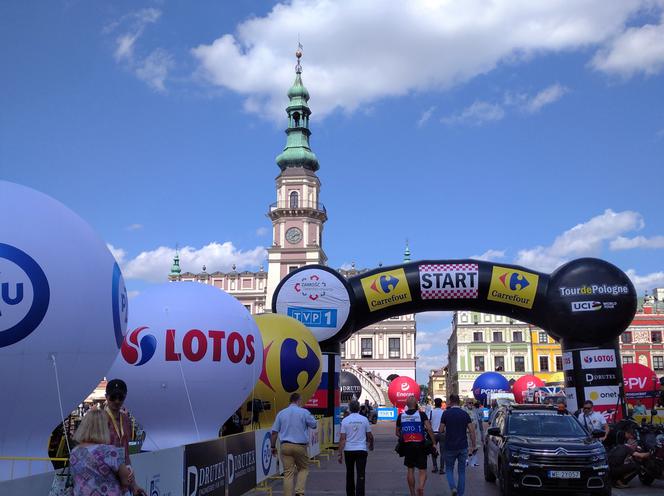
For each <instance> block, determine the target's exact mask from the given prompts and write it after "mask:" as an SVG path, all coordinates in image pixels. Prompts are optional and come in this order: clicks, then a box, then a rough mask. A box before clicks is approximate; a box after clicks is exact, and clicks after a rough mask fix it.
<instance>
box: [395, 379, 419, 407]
mask: <svg viewBox="0 0 664 496" xmlns="http://www.w3.org/2000/svg"><path fill="white" fill-rule="evenodd" d="M387 396H388V398H389V399H390V401H391V402H392V404H393V405H394V406H396V407H397V408H399V409H400V410H401V409H403V408H405V406H406V400H407V399H408V397H409V396H415V399H417V400H418V401H419V399H420V386H419V385H418V384H417V382H415V381H414V380H413V379H411V378H410V377H406V376H399V377H397V378H396V379H394V380H393V381H392V382H390V386H389V387H388V388H387Z"/></svg>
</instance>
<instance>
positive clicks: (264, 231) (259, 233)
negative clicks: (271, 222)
mask: <svg viewBox="0 0 664 496" xmlns="http://www.w3.org/2000/svg"><path fill="white" fill-rule="evenodd" d="M269 232H270V230H269V229H268V228H267V227H264V226H263V227H259V228H258V229H256V236H266V235H267V234H268V233H269Z"/></svg>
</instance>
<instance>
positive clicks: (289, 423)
mask: <svg viewBox="0 0 664 496" xmlns="http://www.w3.org/2000/svg"><path fill="white" fill-rule="evenodd" d="M316 425H317V424H316V419H314V417H313V416H312V415H311V413H309V411H308V410H305V409H304V408H302V398H301V397H300V395H299V394H298V393H293V394H291V395H290V405H288V406H287V407H286V408H284V409H283V410H281V411H280V412H279V413H278V414H277V418H276V419H275V421H274V425H273V426H272V437H271V441H272V442H271V445H272V454H273V455H276V454H277V437H278V438H279V440H280V441H281V459H282V461H283V463H284V496H293V494H295V495H296V496H303V495H304V486H305V484H306V482H307V475H308V474H309V455H308V454H307V445H308V444H309V433H308V430H309V429H315V428H316ZM296 472H297V478H296V477H295V473H296ZM294 479H295V493H293V480H294Z"/></svg>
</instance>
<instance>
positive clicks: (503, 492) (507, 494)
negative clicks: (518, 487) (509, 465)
mask: <svg viewBox="0 0 664 496" xmlns="http://www.w3.org/2000/svg"><path fill="white" fill-rule="evenodd" d="M498 473H499V474H500V478H499V479H498V489H499V490H500V496H513V495H514V494H515V491H514V489H512V487H511V486H510V475H509V473H508V472H507V470H505V469H504V468H503V467H502V466H499V467H498Z"/></svg>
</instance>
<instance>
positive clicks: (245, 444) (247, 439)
mask: <svg viewBox="0 0 664 496" xmlns="http://www.w3.org/2000/svg"><path fill="white" fill-rule="evenodd" d="M226 461H227V463H226V480H227V481H228V496H240V495H241V494H244V493H246V492H247V491H250V490H252V489H253V488H254V487H256V433H255V432H243V433H242V434H234V435H232V436H228V437H227V438H226Z"/></svg>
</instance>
